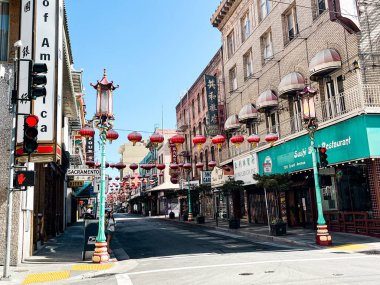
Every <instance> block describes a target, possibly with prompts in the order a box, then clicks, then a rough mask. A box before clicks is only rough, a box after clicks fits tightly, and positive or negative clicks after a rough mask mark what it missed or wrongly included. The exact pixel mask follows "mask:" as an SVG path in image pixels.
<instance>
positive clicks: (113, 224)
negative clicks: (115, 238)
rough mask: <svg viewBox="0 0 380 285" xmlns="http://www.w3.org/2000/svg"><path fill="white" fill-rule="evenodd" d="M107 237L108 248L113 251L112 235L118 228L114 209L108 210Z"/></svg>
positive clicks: (110, 251)
mask: <svg viewBox="0 0 380 285" xmlns="http://www.w3.org/2000/svg"><path fill="white" fill-rule="evenodd" d="M105 228H106V238H107V250H108V253H112V250H111V249H110V244H111V240H112V235H113V234H114V232H115V230H116V221H115V218H114V217H113V212H112V211H106V226H105Z"/></svg>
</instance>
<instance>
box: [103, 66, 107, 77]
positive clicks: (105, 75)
mask: <svg viewBox="0 0 380 285" xmlns="http://www.w3.org/2000/svg"><path fill="white" fill-rule="evenodd" d="M103 77H107V73H106V69H105V68H104V74H103Z"/></svg>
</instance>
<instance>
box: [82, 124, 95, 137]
mask: <svg viewBox="0 0 380 285" xmlns="http://www.w3.org/2000/svg"><path fill="white" fill-rule="evenodd" d="M79 134H80V135H81V136H82V137H85V138H93V137H94V135H95V130H94V129H93V128H91V127H89V126H85V127H84V128H81V129H80V131H79Z"/></svg>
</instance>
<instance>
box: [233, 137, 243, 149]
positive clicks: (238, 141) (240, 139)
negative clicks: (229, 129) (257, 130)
mask: <svg viewBox="0 0 380 285" xmlns="http://www.w3.org/2000/svg"><path fill="white" fill-rule="evenodd" d="M230 141H231V142H232V143H233V144H235V146H236V148H238V147H239V146H240V144H241V143H242V142H244V137H243V136H242V135H236V136H233V137H232V138H231V139H230Z"/></svg>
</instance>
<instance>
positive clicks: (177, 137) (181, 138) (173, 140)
mask: <svg viewBox="0 0 380 285" xmlns="http://www.w3.org/2000/svg"><path fill="white" fill-rule="evenodd" d="M170 142H171V143H174V144H175V145H176V147H177V149H178V147H179V145H181V144H183V143H184V142H185V137H184V136H181V135H175V136H173V137H171V139H170Z"/></svg>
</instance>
